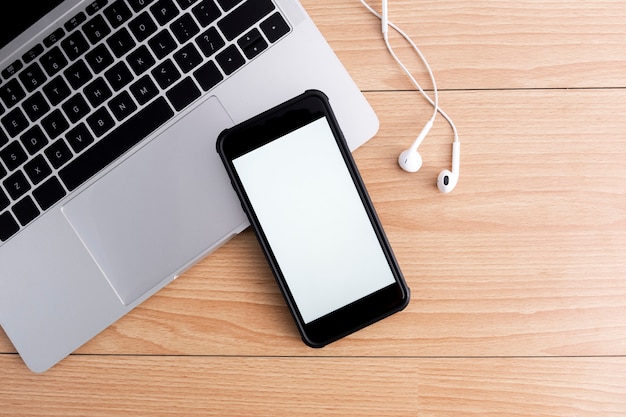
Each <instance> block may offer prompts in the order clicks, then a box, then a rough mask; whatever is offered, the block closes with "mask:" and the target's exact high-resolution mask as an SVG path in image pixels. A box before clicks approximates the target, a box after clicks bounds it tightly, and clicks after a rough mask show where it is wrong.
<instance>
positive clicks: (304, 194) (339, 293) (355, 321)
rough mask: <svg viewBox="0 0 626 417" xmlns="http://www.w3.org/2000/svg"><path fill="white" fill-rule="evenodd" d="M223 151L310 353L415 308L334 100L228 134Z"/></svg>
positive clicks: (303, 104)
mask: <svg viewBox="0 0 626 417" xmlns="http://www.w3.org/2000/svg"><path fill="white" fill-rule="evenodd" d="M217 151H218V153H219V154H220V156H221V158H222V160H223V162H224V165H225V166H226V170H227V171H228V174H229V176H230V179H231V182H232V184H233V187H234V189H235V191H236V192H237V194H238V196H239V199H240V200H241V204H242V207H243V209H244V211H245V212H246V214H247V216H248V219H249V220H250V223H251V225H252V227H253V229H254V232H255V234H256V237H257V239H258V241H259V243H260V244H261V247H262V249H263V252H264V254H265V257H266V258H267V261H268V263H269V265H270V267H271V270H272V272H273V274H274V276H275V278H276V280H277V282H278V285H279V286H280V289H281V291H282V293H283V296H284V298H285V300H286V302H287V304H288V306H289V309H290V311H291V314H292V316H293V318H294V320H295V322H296V325H297V327H298V330H299V332H300V334H301V336H302V339H303V341H304V342H305V343H306V344H307V345H309V346H311V347H322V346H325V345H326V344H328V343H330V342H333V341H336V340H337V339H339V338H341V337H344V336H346V335H348V334H350V333H352V332H354V331H356V330H359V329H361V328H363V327H365V326H368V325H370V324H372V323H374V322H376V321H378V320H380V319H382V318H384V317H387V316H389V315H391V314H393V313H395V312H397V311H400V310H402V309H403V308H404V307H405V306H406V305H407V304H408V302H409V288H408V286H407V285H406V282H405V280H404V278H403V276H402V273H401V271H400V268H399V266H398V263H397V261H396V259H395V257H394V254H393V252H392V250H391V247H390V245H389V243H388V241H387V238H386V236H385V233H384V231H383V228H382V226H381V224H380V221H379V220H378V217H377V215H376V212H375V210H374V207H373V205H372V202H371V201H370V198H369V196H368V194H367V191H366V189H365V186H364V185H363V181H362V180H361V177H360V175H359V172H358V170H357V167H356V165H355V164H354V161H353V159H352V155H351V153H350V151H349V149H348V146H347V144H346V142H345V139H344V137H343V135H342V133H341V129H340V128H339V125H338V124H337V121H336V119H335V117H334V115H333V112H332V109H331V107H330V103H329V100H328V98H327V97H326V95H325V94H323V93H322V92H320V91H315V90H311V91H306V92H305V93H303V94H302V95H300V96H298V97H295V98H293V99H291V100H289V101H287V102H285V103H283V104H281V105H279V106H277V107H275V108H273V109H271V110H268V111H266V112H264V113H262V114H260V115H258V116H256V117H253V118H252V119H250V120H247V121H245V122H243V123H241V124H238V125H236V126H234V127H232V128H230V129H226V130H225V131H223V132H222V133H221V134H220V136H219V138H218V140H217Z"/></svg>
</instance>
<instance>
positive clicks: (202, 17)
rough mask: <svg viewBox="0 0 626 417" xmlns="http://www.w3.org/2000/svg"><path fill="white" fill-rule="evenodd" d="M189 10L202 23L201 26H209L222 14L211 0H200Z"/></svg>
mask: <svg viewBox="0 0 626 417" xmlns="http://www.w3.org/2000/svg"><path fill="white" fill-rule="evenodd" d="M191 12H192V13H193V15H194V16H195V17H196V19H198V22H199V23H200V24H201V25H202V27H207V26H209V25H210V24H211V23H213V22H215V21H216V20H217V18H218V17H220V16H221V15H222V12H221V11H220V9H219V8H218V7H217V5H216V4H215V2H214V1H213V0H202V1H201V2H200V3H198V4H197V5H196V6H194V7H193V9H191Z"/></svg>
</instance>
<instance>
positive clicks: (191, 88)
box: [166, 77, 200, 111]
mask: <svg viewBox="0 0 626 417" xmlns="http://www.w3.org/2000/svg"><path fill="white" fill-rule="evenodd" d="M166 95H167V98H168V99H169V100H170V103H172V106H174V108H175V109H176V110H177V111H180V110H182V109H184V108H185V107H187V106H188V105H189V104H191V102H192V101H194V100H195V99H197V98H198V97H200V90H198V87H196V83H194V82H193V80H192V79H191V78H189V77H187V78H185V79H184V80H183V81H181V82H180V83H178V84H176V85H175V86H174V87H173V88H172V89H171V90H169V91H168V92H167V93H166Z"/></svg>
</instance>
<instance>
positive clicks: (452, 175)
mask: <svg viewBox="0 0 626 417" xmlns="http://www.w3.org/2000/svg"><path fill="white" fill-rule="evenodd" d="M361 3H363V5H364V6H365V7H366V8H367V9H368V10H369V11H370V12H371V13H372V14H374V15H375V16H376V17H378V18H379V19H380V20H381V23H382V33H383V39H384V40H385V45H386V46H387V49H388V50H389V53H390V54H391V56H392V57H393V59H394V60H395V61H396V62H397V63H398V65H400V68H402V70H403V71H404V72H405V73H406V74H407V75H408V76H409V78H410V79H411V82H413V84H414V85H415V87H417V89H418V90H419V92H420V93H421V94H422V95H423V96H424V97H425V98H426V100H427V101H428V102H429V103H430V104H431V105H432V106H433V108H434V112H433V115H432V116H431V118H430V119H429V120H428V122H427V123H426V125H425V126H424V127H423V128H422V131H421V132H420V133H419V135H417V138H416V139H415V141H414V142H413V144H412V145H411V146H410V147H409V149H407V150H405V151H403V152H402V153H401V154H400V156H399V157H398V164H399V165H400V167H401V168H402V169H404V170H405V171H408V172H417V171H418V170H419V169H420V168H421V167H422V157H421V155H420V154H419V152H418V151H417V148H418V147H419V146H420V144H421V143H422V141H423V140H424V138H425V137H426V135H427V134H428V132H429V131H430V129H431V128H432V127H433V124H434V123H435V118H436V117H437V113H440V114H441V115H442V116H443V118H444V119H446V121H447V122H448V124H450V127H451V128H452V131H453V132H454V141H453V142H452V171H450V170H447V169H444V170H443V171H441V173H439V176H438V177H437V188H439V191H441V192H442V193H449V192H450V191H452V190H453V189H454V187H455V186H456V184H457V182H458V181H459V169H460V164H461V161H460V158H461V143H460V142H459V136H458V133H457V130H456V126H455V125H454V122H452V119H450V117H449V116H448V115H447V114H446V112H444V111H443V110H442V109H441V108H440V107H439V93H438V92H437V83H436V82H435V77H434V75H433V72H432V70H431V69H430V65H428V62H427V61H426V58H425V57H424V55H423V54H422V52H421V51H420V49H419V48H418V47H417V45H416V44H415V42H413V40H411V38H410V37H409V36H408V35H407V34H406V33H404V32H403V31H402V30H401V29H400V28H399V27H398V26H396V25H394V24H393V23H392V22H390V21H389V19H388V5H387V0H382V3H383V4H382V15H381V14H379V13H377V12H376V11H375V10H374V9H372V7H370V5H368V4H367V3H366V2H365V0H361ZM389 27H391V28H393V29H394V30H395V31H396V32H398V33H399V34H400V35H401V36H402V37H403V38H404V39H405V40H406V41H407V42H408V43H409V44H410V45H411V47H412V48H413V49H414V50H415V52H416V53H417V55H418V56H419V58H420V59H421V61H422V62H423V63H424V66H425V67H426V69H427V70H428V74H429V75H430V80H431V83H432V85H433V92H434V96H435V99H434V100H433V99H431V98H430V97H429V96H428V95H427V94H426V93H425V92H424V90H423V89H422V87H421V86H420V84H419V83H418V82H417V81H416V80H415V78H414V77H413V75H412V74H411V73H410V71H409V70H408V69H407V68H406V67H405V66H404V64H403V63H402V62H401V61H400V59H399V58H398V56H397V55H396V54H395V52H394V50H393V48H392V47H391V44H390V43H389V39H388V33H387V32H388V30H389Z"/></svg>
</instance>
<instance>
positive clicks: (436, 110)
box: [361, 0, 459, 142]
mask: <svg viewBox="0 0 626 417" xmlns="http://www.w3.org/2000/svg"><path fill="white" fill-rule="evenodd" d="M361 3H362V4H363V6H365V8H367V10H369V11H370V13H372V14H373V15H374V16H376V17H377V18H379V19H381V21H383V26H385V28H383V39H384V40H385V45H386V46H387V49H388V50H389V53H390V54H391V56H392V57H393V59H394V60H395V61H396V62H397V63H398V65H399V66H400V68H402V70H403V71H404V72H405V73H406V74H407V76H408V77H409V79H410V80H411V82H412V83H413V85H415V87H417V89H418V91H419V92H420V93H421V94H422V96H424V98H425V99H426V100H427V101H428V102H429V103H430V104H431V105H432V106H433V108H434V112H433V116H432V117H431V119H430V120H429V123H433V122H434V121H435V117H436V116H437V113H439V114H441V115H442V116H443V118H444V119H446V121H447V122H448V124H449V125H450V127H451V128H452V131H453V133H454V142H458V141H459V136H458V132H457V129H456V126H455V124H454V122H453V121H452V119H451V118H450V116H448V114H447V113H446V112H444V111H443V110H442V109H441V107H439V92H438V91H437V83H436V82H435V76H434V75H433V72H432V70H431V68H430V65H429V64H428V61H426V58H425V57H424V55H423V54H422V51H421V50H420V49H419V48H418V47H417V45H416V44H415V42H413V40H412V39H411V38H410V37H409V36H408V35H407V34H406V33H405V32H404V31H403V30H402V29H400V28H399V27H398V26H397V25H395V24H394V23H393V22H391V21H389V20H387V16H386V12H385V16H382V15H381V14H379V13H378V12H377V11H376V10H374V9H373V8H372V7H371V6H370V5H369V4H367V3H366V2H365V0H361ZM385 23H386V24H385ZM387 25H388V26H391V27H392V28H393V30H395V31H396V32H397V33H398V34H400V35H401V36H402V37H403V38H404V39H405V40H406V41H407V42H408V43H409V44H410V45H411V47H412V48H413V50H414V51H415V52H416V53H417V55H418V56H419V57H420V59H421V61H422V62H423V64H424V66H425V67H426V70H427V71H428V74H429V76H430V80H431V83H432V85H433V93H434V95H435V99H434V100H433V99H432V98H430V97H429V96H428V94H426V92H425V91H424V90H423V89H422V86H421V85H420V84H419V83H418V82H417V80H416V79H415V78H414V77H413V75H412V74H411V72H410V71H409V70H408V69H407V68H406V66H404V64H403V63H402V61H400V59H399V58H398V56H397V55H396V54H395V52H394V50H393V48H392V47H391V44H390V43H389V37H388V36H387V30H386V26H387Z"/></svg>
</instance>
